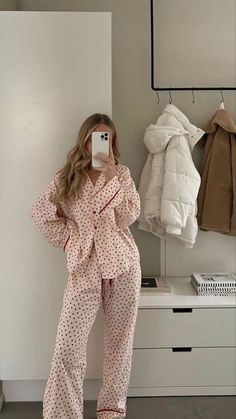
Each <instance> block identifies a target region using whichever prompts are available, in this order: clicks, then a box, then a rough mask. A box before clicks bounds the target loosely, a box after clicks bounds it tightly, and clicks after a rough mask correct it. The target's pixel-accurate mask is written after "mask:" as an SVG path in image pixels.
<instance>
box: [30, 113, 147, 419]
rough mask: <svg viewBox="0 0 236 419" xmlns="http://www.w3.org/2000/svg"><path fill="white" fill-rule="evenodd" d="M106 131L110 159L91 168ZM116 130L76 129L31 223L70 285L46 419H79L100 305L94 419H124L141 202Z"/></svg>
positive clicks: (91, 120) (91, 125) (107, 123)
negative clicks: (94, 147) (59, 256)
mask: <svg viewBox="0 0 236 419" xmlns="http://www.w3.org/2000/svg"><path fill="white" fill-rule="evenodd" d="M93 131H108V132H109V141H110V144H109V146H110V151H109V157H108V156H106V155H105V154H103V153H98V154H97V155H96V158H97V159H99V160H100V161H101V162H102V167H101V168H100V169H94V168H93V167H92V166H91V134H92V132H93ZM119 155H120V153H119V151H118V147H117V135H116V128H115V125H114V123H113V122H112V120H111V119H110V118H109V117H108V116H107V115H104V114H99V113H96V114H94V115H91V116H89V117H88V118H87V119H86V120H85V121H84V122H83V124H82V125H81V127H80V130H79V135H78V139H77V143H76V145H75V147H74V148H73V149H72V150H71V151H70V152H69V153H68V158H67V163H66V164H65V166H64V167H63V168H62V169H61V170H60V171H59V172H57V173H56V174H55V176H54V177H53V178H52V180H51V182H50V183H49V184H48V185H47V186H46V187H45V188H44V189H43V191H42V192H41V194H40V195H39V197H38V198H37V200H36V202H35V203H34V205H33V207H32V208H31V210H30V216H31V218H32V219H33V221H34V222H35V223H36V225H37V226H38V228H39V230H40V231H41V232H42V233H43V235H44V236H45V238H47V240H48V241H49V242H50V243H51V244H52V245H53V246H56V247H60V248H62V249H63V250H64V251H65V252H66V253H67V268H68V271H69V277H68V282H67V286H66V288H65V292H64V299H63V308H62V311H61V315H60V320H59V324H58V328H57V337H56V345H55V350H54V355H53V359H52V363H51V371H50V375H49V378H48V381H47V385H46V389H45V394H44V400H43V418H44V419H58V418H63V419H64V418H68V419H75V418H76V419H78V418H79V419H82V418H83V411H84V408H83V381H84V377H85V374H86V347H87V340H88V335H89V332H90V330H91V327H92V325H93V322H94V320H95V318H96V315H97V312H98V310H99V307H100V303H102V306H103V310H104V314H105V336H104V344H105V348H104V352H105V357H104V365H103V381H102V387H101V389H100V392H99V396H98V401H97V410H96V412H97V418H99V419H113V418H124V417H125V416H126V410H127V404H126V401H127V392H128V385H129V378H130V370H131V363H132V350H133V337H134V331H135V324H136V318H137V312H138V304H139V297H140V290H141V277H142V275H141V267H140V254H139V251H138V248H137V246H136V243H135V241H134V238H133V236H132V234H131V232H130V230H129V226H130V225H131V224H132V223H133V222H134V221H135V220H136V219H137V218H138V216H139V213H140V198H139V194H138V192H137V190H136V187H135V184H134V181H133V179H132V177H131V175H130V171H129V169H128V167H127V166H125V165H122V164H120V163H119V162H118V157H119Z"/></svg>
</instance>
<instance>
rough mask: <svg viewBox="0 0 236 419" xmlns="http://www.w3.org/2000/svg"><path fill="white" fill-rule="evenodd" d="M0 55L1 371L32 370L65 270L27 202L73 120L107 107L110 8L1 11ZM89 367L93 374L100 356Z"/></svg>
mask: <svg viewBox="0 0 236 419" xmlns="http://www.w3.org/2000/svg"><path fill="white" fill-rule="evenodd" d="M0 62H1V80H0V115H1V116H0V119H1V122H0V131H1V135H0V139H1V140H0V155H1V180H0V190H1V203H2V205H1V208H0V220H1V221H0V223H1V237H2V240H1V244H0V291H1V294H0V295H1V297H0V318H1V343H0V351H1V352H0V359H1V370H0V379H2V380H26V379H39V380H40V379H47V377H48V373H49V366H50V362H51V358H52V355H53V350H54V345H55V337H56V332H57V324H58V321H59V315H60V311H61V308H62V297H63V292H64V288H65V285H66V281H67V276H68V275H67V270H66V256H65V253H64V252H62V251H61V249H58V248H55V247H53V246H51V245H50V244H49V243H48V242H47V241H46V240H45V239H44V238H43V237H42V235H41V233H39V231H38V229H37V228H36V226H35V225H34V223H32V220H31V219H30V217H29V209H30V208H31V206H32V203H33V202H34V200H35V199H36V197H37V196H38V194H39V193H40V191H41V190H42V188H43V187H44V186H45V185H46V184H47V183H49V181H50V180H51V178H52V176H53V175H54V174H55V173H56V171H57V170H58V169H59V168H61V167H62V166H63V165H64V164H65V161H66V155H67V152H68V151H69V150H70V149H71V148H72V147H73V145H74V144H75V141H76V137H77V134H78V130H79V127H80V124H81V123H82V121H83V120H84V119H85V118H86V117H87V116H88V115H90V114H92V113H94V112H104V113H107V114H108V115H110V116H111V117H112V112H111V111H112V106H111V13H86V12H84V13H80V12H77V13H70V12H61V13H57V12H55V13H54V12H41V13H37V12H0ZM97 321H99V320H97ZM99 331H100V332H101V330H100V329H99ZM90 340H93V335H91V336H90ZM96 342H97V337H96ZM99 342H100V343H101V347H102V335H101V337H99ZM94 350H95V349H94V345H93V344H92V345H91V355H90V356H89V358H91V361H90V362H89V368H91V365H93V364H92V359H93V358H96V359H97V356H98V355H97V352H98V348H96V357H95V353H94ZM89 351H90V349H89ZM89 368H88V376H89V374H90V372H89V371H90V369H89ZM92 368H93V374H95V375H96V374H99V372H100V370H101V369H102V363H98V364H97V365H95V366H94V365H93V367H92ZM96 368H97V370H96Z"/></svg>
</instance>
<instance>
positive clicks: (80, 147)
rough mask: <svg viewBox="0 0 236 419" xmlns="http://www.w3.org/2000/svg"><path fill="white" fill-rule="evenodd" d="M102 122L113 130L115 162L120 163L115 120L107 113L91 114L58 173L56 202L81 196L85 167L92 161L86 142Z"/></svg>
mask: <svg viewBox="0 0 236 419" xmlns="http://www.w3.org/2000/svg"><path fill="white" fill-rule="evenodd" d="M100 124H105V125H107V126H108V127H110V128H111V130H112V149H113V154H114V159H115V164H118V163H119V157H120V152H119V151H118V139H117V132H116V127H115V125H114V123H113V121H112V120H111V119H110V117H109V116H108V115H106V114H100V113H95V114H93V115H90V116H89V117H88V118H87V119H85V121H84V122H83V123H82V125H81V127H80V129H79V133H78V136H77V140H76V144H75V146H74V147H73V148H72V149H71V150H70V151H69V152H68V154H67V161H66V164H65V166H64V167H63V168H62V169H60V170H59V171H58V172H57V174H58V173H59V177H58V183H57V196H56V197H55V202H56V203H59V202H60V201H61V200H62V199H67V200H68V201H69V202H72V201H74V200H76V199H77V198H78V197H79V191H80V186H81V181H82V179H83V176H84V175H85V170H86V169H85V168H86V167H87V166H88V165H89V163H90V161H91V157H90V154H89V152H88V151H87V150H86V142H87V141H88V139H89V138H90V135H91V133H92V132H93V131H94V130H95V129H96V127H97V126H98V125H100Z"/></svg>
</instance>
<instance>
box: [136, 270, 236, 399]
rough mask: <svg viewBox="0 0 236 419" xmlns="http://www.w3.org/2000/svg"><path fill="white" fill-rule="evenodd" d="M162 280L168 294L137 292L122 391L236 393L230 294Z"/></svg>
mask: <svg viewBox="0 0 236 419" xmlns="http://www.w3.org/2000/svg"><path fill="white" fill-rule="evenodd" d="M167 279H168V281H169V283H170V285H171V287H172V289H173V292H174V293H173V295H170V296H166V295H164V296H162V295H161V296H158V295H157V294H155V292H152V293H149V294H146V293H145V294H144V292H145V291H143V290H145V289H143V290H142V292H141V295H140V304H139V311H138V317H137V323H136V329H135V336H134V344H133V360H132V369H131V375H130V383H129V392H128V395H129V396H131V397H132V396H158V395H159V396H167V395H168V396H170V395H172V396H175V395H234V394H236V297H235V296H226V297H221V296H218V297H215V296H198V295H197V294H196V292H195V290H194V288H193V286H192V285H191V282H190V281H191V280H190V278H189V277H188V278H173V277H172V278H167Z"/></svg>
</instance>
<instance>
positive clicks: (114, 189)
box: [92, 166, 140, 229]
mask: <svg viewBox="0 0 236 419" xmlns="http://www.w3.org/2000/svg"><path fill="white" fill-rule="evenodd" d="M92 206H93V210H94V212H95V213H97V214H98V215H99V216H101V217H106V216H109V215H110V213H111V212H114V217H115V224H116V226H117V227H118V228H120V229H125V228H127V227H129V226H130V225H131V224H133V223H134V221H135V220H136V219H137V218H138V216H139V214H140V197H139V194H138V192H137V190H136V186H135V183H134V181H133V179H132V177H131V174H130V170H129V168H128V167H127V166H123V167H122V169H121V172H120V173H119V175H115V176H114V177H113V178H112V179H111V180H110V181H109V182H107V184H106V185H105V186H104V187H103V188H102V189H101V190H100V191H99V192H98V193H97V194H95V196H94V199H93V201H92ZM107 219H109V217H107Z"/></svg>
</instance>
